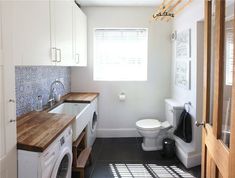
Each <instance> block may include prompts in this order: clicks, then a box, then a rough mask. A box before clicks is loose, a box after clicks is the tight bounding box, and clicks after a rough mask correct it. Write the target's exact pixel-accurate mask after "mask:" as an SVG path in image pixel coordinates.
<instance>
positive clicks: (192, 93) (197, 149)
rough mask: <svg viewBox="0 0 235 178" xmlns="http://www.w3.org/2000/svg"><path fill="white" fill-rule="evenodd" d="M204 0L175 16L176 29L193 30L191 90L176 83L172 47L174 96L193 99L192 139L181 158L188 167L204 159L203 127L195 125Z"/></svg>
mask: <svg viewBox="0 0 235 178" xmlns="http://www.w3.org/2000/svg"><path fill="white" fill-rule="evenodd" d="M203 18H204V1H201V0H200V1H199V0H197V1H193V2H192V3H191V4H190V6H188V7H187V8H185V9H184V10H183V12H182V13H181V14H180V15H179V16H177V17H176V19H175V20H174V23H173V29H174V30H176V31H178V32H179V31H182V30H186V29H189V28H190V29H191V39H192V41H191V45H192V46H191V49H192V50H191V51H192V53H191V56H192V57H191V90H185V89H182V88H179V87H177V86H175V84H174V69H175V61H176V59H175V43H173V47H172V51H173V52H172V64H173V65H172V97H173V98H174V99H176V100H177V101H179V102H180V103H182V104H183V103H185V102H189V101H190V102H191V103H192V107H191V110H190V113H191V115H192V125H193V140H192V142H191V143H190V144H186V143H184V142H181V143H180V145H182V150H183V154H184V156H182V158H181V161H182V162H183V163H184V164H185V166H186V167H192V166H195V165H197V164H200V158H201V129H200V128H197V127H195V126H194V122H195V121H196V120H198V121H201V119H202V87H203V75H202V73H203V23H199V21H201V20H203Z"/></svg>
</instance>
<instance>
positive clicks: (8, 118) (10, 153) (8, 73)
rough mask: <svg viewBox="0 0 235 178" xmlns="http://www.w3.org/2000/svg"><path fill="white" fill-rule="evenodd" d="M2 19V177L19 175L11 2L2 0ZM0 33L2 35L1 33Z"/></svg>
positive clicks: (0, 127) (0, 122)
mask: <svg viewBox="0 0 235 178" xmlns="http://www.w3.org/2000/svg"><path fill="white" fill-rule="evenodd" d="M0 5H1V10H0V12H1V13H2V14H1V17H0V19H1V20H2V23H0V24H1V25H2V27H1V29H2V33H1V34H2V41H1V42H2V45H1V46H2V51H3V52H4V53H3V55H2V59H1V61H2V65H1V67H0V86H1V87H0V110H1V111H0V113H1V115H0V124H1V125H0V129H1V137H0V139H1V147H0V148H1V151H0V153H1V154H0V168H1V171H0V175H1V178H16V177H17V155H16V107H15V72H14V71H15V67H14V59H13V55H12V54H13V46H12V41H13V36H12V31H11V30H9V29H10V28H9V18H8V17H9V9H10V8H9V3H8V2H7V1H1V2H0ZM1 34H0V35H1Z"/></svg>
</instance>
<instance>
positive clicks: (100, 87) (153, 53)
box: [71, 7, 172, 137]
mask: <svg viewBox="0 0 235 178" xmlns="http://www.w3.org/2000/svg"><path fill="white" fill-rule="evenodd" d="M154 9H155V8H150V7H87V8H84V9H83V10H84V12H85V13H86V14H87V17H88V67H86V68H73V69H72V81H71V83H72V91H97V92H100V97H99V126H98V136H99V137H116V136H117V137H118V136H123V137H125V136H127V137H131V136H136V135H137V132H136V129H135V122H136V121H137V120H138V119H139V118H141V117H146V116H157V117H158V118H159V119H161V120H163V119H164V99H165V98H168V97H170V95H171V90H170V88H171V87H170V85H171V84H170V81H171V41H170V33H171V32H172V25H171V23H163V22H154V23H150V17H151V14H152V13H153V12H154ZM105 27H111V28H115V27H117V28H119V27H121V28H123V27H127V28H132V27H142V28H149V42H148V45H149V50H148V81H146V82H97V81H93V32H94V28H105ZM121 92H125V93H126V97H127V98H126V101H125V102H119V100H118V95H119V93H121Z"/></svg>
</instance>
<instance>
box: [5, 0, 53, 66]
mask: <svg viewBox="0 0 235 178" xmlns="http://www.w3.org/2000/svg"><path fill="white" fill-rule="evenodd" d="M8 4H9V5H10V6H9V10H10V13H11V15H10V16H9V17H8V18H10V19H9V20H10V22H12V35H13V57H14V60H15V64H16V65H53V61H52V59H51V54H50V51H51V34H50V2H49V1H26V0H25V1H10V2H9V3H8Z"/></svg>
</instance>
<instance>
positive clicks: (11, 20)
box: [0, 0, 87, 66]
mask: <svg viewBox="0 0 235 178" xmlns="http://www.w3.org/2000/svg"><path fill="white" fill-rule="evenodd" d="M4 4H5V5H4V10H5V11H6V12H7V13H8V15H7V16H6V23H7V28H8V31H9V33H10V34H11V35H10V38H11V39H9V40H10V43H11V45H12V58H13V60H14V64H15V65H25V66H30V65H31V66H42V65H47V66H50V65H59V66H86V65H87V19H86V16H85V14H84V13H83V12H82V11H81V10H80V8H79V7H78V6H77V5H76V4H75V2H74V1H73V0H42V1H28V0H23V1H18V0H12V1H4ZM0 40H1V39H0ZM0 55H1V51H0ZM0 64H1V60H0Z"/></svg>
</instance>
